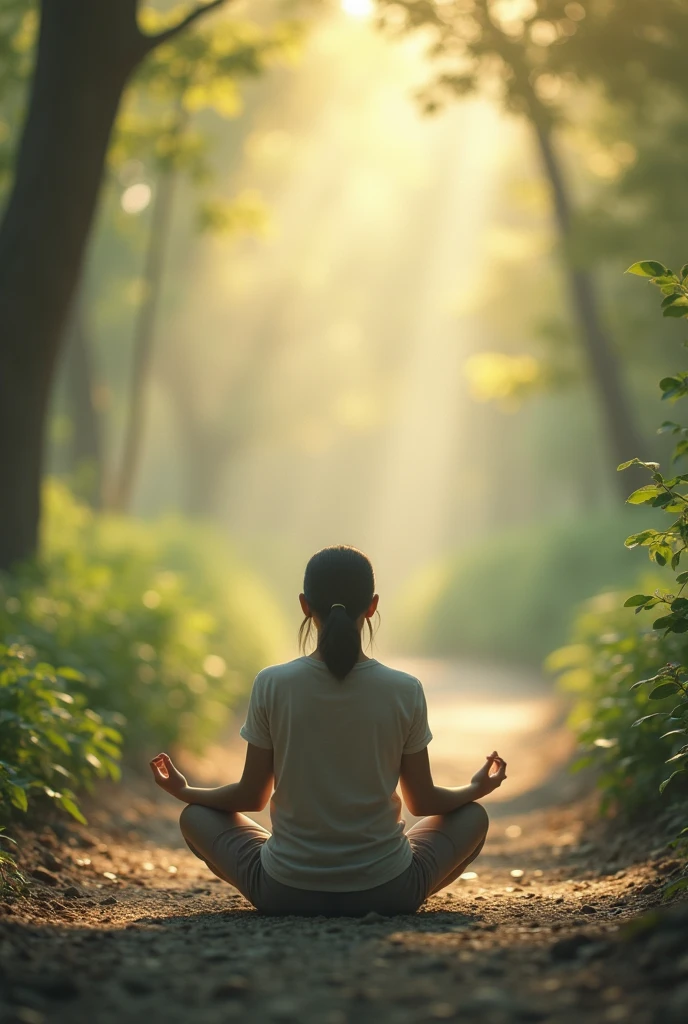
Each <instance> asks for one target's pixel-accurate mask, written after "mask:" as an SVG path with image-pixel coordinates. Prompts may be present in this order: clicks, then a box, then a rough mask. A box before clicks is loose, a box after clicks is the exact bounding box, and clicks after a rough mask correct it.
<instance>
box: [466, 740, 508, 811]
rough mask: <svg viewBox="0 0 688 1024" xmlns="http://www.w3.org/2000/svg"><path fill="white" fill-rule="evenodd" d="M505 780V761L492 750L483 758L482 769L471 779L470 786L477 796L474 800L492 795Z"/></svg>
mask: <svg viewBox="0 0 688 1024" xmlns="http://www.w3.org/2000/svg"><path fill="white" fill-rule="evenodd" d="M505 778H506V761H505V760H504V758H503V757H500V756H499V754H498V753H497V751H496V750H493V751H492V753H491V754H488V755H487V757H486V758H485V764H484V765H483V766H482V768H479V769H478V771H477V772H476V773H475V775H474V776H473V778H472V779H471V785H472V786H473V787H474V789H475V790H476V793H477V794H478V795H477V797H476V799H477V800H479V799H480V798H481V797H483V796H487V795H488V793H493V792H494V791H495V789H498V788H499V787H500V786H501V784H502V783H503V782H504V779H505Z"/></svg>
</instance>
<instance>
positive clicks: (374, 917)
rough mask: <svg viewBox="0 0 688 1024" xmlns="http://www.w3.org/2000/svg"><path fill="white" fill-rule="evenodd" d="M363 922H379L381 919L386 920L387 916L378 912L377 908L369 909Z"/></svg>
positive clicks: (362, 919)
mask: <svg viewBox="0 0 688 1024" xmlns="http://www.w3.org/2000/svg"><path fill="white" fill-rule="evenodd" d="M360 920H361V924H377V923H378V922H379V921H384V920H385V918H384V917H383V916H382V914H378V912H377V911H376V910H369V911H368V913H367V914H366V915H365V917H362V918H361V919H360Z"/></svg>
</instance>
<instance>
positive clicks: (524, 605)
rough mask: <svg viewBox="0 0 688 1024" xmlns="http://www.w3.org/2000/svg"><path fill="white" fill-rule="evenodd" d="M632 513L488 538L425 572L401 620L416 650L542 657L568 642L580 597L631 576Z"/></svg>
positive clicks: (398, 633) (398, 627) (400, 631)
mask: <svg viewBox="0 0 688 1024" xmlns="http://www.w3.org/2000/svg"><path fill="white" fill-rule="evenodd" d="M632 524H633V517H632V513H631V515H630V516H629V515H628V514H624V513H623V512H622V513H620V514H616V515H607V516H600V515H599V514H598V515H596V516H590V517H589V518H581V519H579V520H570V521H566V522H561V523H554V524H551V523H550V524H543V525H542V526H537V527H524V528H521V529H518V530H513V531H510V532H505V533H503V534H500V535H497V536H496V537H494V538H489V539H488V538H485V539H482V538H481V539H478V540H477V541H476V542H475V543H473V544H472V545H471V546H470V547H463V546H462V547H461V548H459V550H458V551H457V552H455V553H454V554H453V555H452V556H450V557H448V558H443V559H440V560H438V561H437V562H435V563H434V564H433V565H431V566H430V567H429V568H427V569H424V570H423V571H422V572H421V573H419V574H418V575H417V576H415V577H414V578H413V579H412V580H411V581H410V582H409V584H408V585H407V587H406V588H405V589H404V592H403V593H402V595H401V598H400V601H399V604H398V606H397V609H396V615H395V619H394V627H395V639H397V641H398V644H399V645H400V646H401V647H403V649H405V650H407V651H413V652H414V653H415V652H419V653H423V654H441V655H446V656H457V657H461V656H466V655H468V656H472V657H484V658H487V659H493V660H494V659H496V660H504V661H517V662H521V663H524V664H530V665H533V666H539V665H540V664H541V663H542V659H543V658H544V657H545V656H546V655H547V654H548V653H549V651H551V650H552V647H553V646H555V645H556V644H560V643H564V641H565V639H566V637H567V636H568V632H569V629H570V628H571V625H572V622H573V619H574V617H575V614H576V611H577V608H578V606H579V605H580V603H581V602H582V601H584V600H585V599H587V598H589V597H592V596H593V595H594V594H595V593H597V592H598V591H599V590H600V589H601V588H603V587H608V586H610V585H611V586H620V585H623V584H624V582H626V583H627V584H629V585H630V584H631V582H632V581H633V579H634V578H635V577H636V575H637V571H638V567H637V562H636V561H635V560H634V558H633V557H632V555H630V554H629V552H628V551H627V550H626V549H625V548H624V545H623V537H624V536H625V535H626V533H628V531H629V529H630V528H631V526H632Z"/></svg>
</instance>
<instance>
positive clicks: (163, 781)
mask: <svg viewBox="0 0 688 1024" xmlns="http://www.w3.org/2000/svg"><path fill="white" fill-rule="evenodd" d="M150 766H151V770H152V772H153V778H154V779H155V781H156V784H157V785H158V786H160V788H161V789H164V790H165V792H166V793H169V794H170V795H171V796H174V797H176V798H177V800H183V801H185V799H186V797H185V794H186V792H187V790H188V788H189V786H188V784H187V781H186V779H185V778H184V776H183V775H182V773H181V772H180V771H179V770H178V769H177V768H175V766H174V765H173V764H172V758H171V757H170V755H169V754H157V755H156V757H154V758H153V759H152V761H151V762H150Z"/></svg>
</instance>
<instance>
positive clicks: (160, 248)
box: [108, 171, 176, 512]
mask: <svg viewBox="0 0 688 1024" xmlns="http://www.w3.org/2000/svg"><path fill="white" fill-rule="evenodd" d="M175 183H176V176H175V174H174V172H173V171H169V172H167V173H165V174H162V175H161V177H160V180H159V183H158V188H157V194H156V196H155V200H154V204H153V216H152V218H151V226H150V235H149V239H148V250H147V252H146V262H145V267H144V272H143V283H144V293H143V299H142V302H141V307H140V309H139V315H138V319H137V322H136V327H135V329H134V350H133V356H132V365H131V376H130V384H129V409H128V416H127V423H126V427H125V433H124V445H123V450H122V459H121V463H120V468H119V474H118V476H117V478H116V480H115V481H114V484H113V487H112V490H111V494H110V497H109V502H108V504H109V505H110V506H111V507H112V508H113V509H115V510H116V511H118V512H126V511H127V510H128V509H129V508H130V506H131V500H132V496H133V491H134V485H135V483H136V473H137V470H138V468H139V464H140V462H141V454H142V451H143V440H144V427H145V413H146V396H147V391H148V387H149V383H150V370H151V365H152V361H153V343H154V341H155V326H156V320H157V316H158V310H159V307H160V292H161V288H162V279H163V270H164V263H165V253H166V251H167V243H168V240H169V236H170V227H171V223H172V208H173V205H174V192H175Z"/></svg>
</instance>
